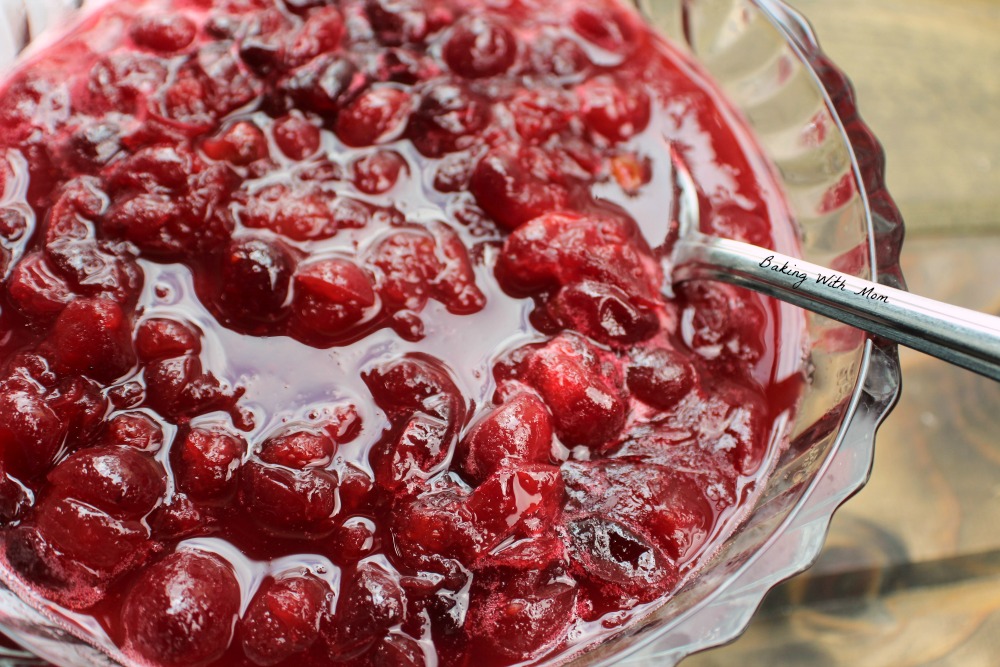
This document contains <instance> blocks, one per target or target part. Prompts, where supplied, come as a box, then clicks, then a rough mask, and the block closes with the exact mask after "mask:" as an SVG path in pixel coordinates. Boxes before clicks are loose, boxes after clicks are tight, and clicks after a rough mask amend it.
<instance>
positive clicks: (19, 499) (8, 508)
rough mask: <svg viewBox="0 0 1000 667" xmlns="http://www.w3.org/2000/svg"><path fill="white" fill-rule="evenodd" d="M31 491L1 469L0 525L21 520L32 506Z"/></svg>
mask: <svg viewBox="0 0 1000 667" xmlns="http://www.w3.org/2000/svg"><path fill="white" fill-rule="evenodd" d="M32 500H33V498H32V494H31V491H30V490H29V489H28V487H26V486H25V485H24V484H22V483H21V482H20V481H19V480H18V479H17V478H15V477H11V476H10V474H8V473H7V472H4V471H3V468H2V467H0V525H2V526H3V527H7V526H8V525H10V524H11V523H12V522H14V521H17V520H18V519H20V518H21V517H22V516H23V515H24V513H25V512H26V511H27V509H28V508H29V507H31V504H32Z"/></svg>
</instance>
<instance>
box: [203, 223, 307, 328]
mask: <svg viewBox="0 0 1000 667" xmlns="http://www.w3.org/2000/svg"><path fill="white" fill-rule="evenodd" d="M221 264H222V266H221V271H220V276H219V278H220V284H221V288H222V290H221V293H220V294H219V305H220V307H221V308H222V309H223V311H224V313H225V314H226V315H227V316H228V317H231V318H233V319H234V320H236V321H237V322H240V323H244V322H268V321H273V320H275V319H277V318H278V317H280V316H281V315H282V314H283V312H284V311H285V307H286V301H287V300H288V291H289V287H290V285H291V280H292V272H293V271H294V269H295V260H294V258H293V257H292V255H291V253H290V252H289V251H288V250H287V249H286V248H285V247H284V246H283V245H282V244H281V243H278V242H275V241H269V240H267V239H263V238H254V237H249V238H241V239H236V240H233V241H232V242H231V243H230V244H229V247H228V248H227V250H226V252H225V253H224V254H223V255H222V258H221Z"/></svg>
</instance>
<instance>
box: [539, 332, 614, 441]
mask: <svg viewBox="0 0 1000 667" xmlns="http://www.w3.org/2000/svg"><path fill="white" fill-rule="evenodd" d="M524 379H525V381H527V382H528V383H529V384H531V385H532V386H533V387H535V388H536V389H537V390H538V392H539V394H541V397H542V399H543V400H544V401H545V404H546V405H548V406H549V409H550V410H551V411H552V422H553V425H554V426H555V431H556V434H557V435H558V436H559V438H560V440H562V441H563V443H564V444H566V445H567V446H574V445H584V446H587V447H591V448H601V447H603V446H606V445H607V444H608V443H609V442H611V441H613V440H614V438H616V437H617V436H618V434H619V433H620V432H621V430H622V428H623V427H624V426H625V420H626V418H627V417H628V403H627V396H626V395H625V393H624V391H623V390H622V384H623V382H622V378H621V377H620V372H619V371H618V370H617V367H616V361H615V360H613V359H612V358H610V357H609V356H608V355H607V353H602V352H599V351H598V350H597V349H596V348H594V347H593V346H592V345H590V344H589V343H587V342H586V341H585V340H584V339H582V338H580V337H578V336H575V335H570V334H563V335H561V336H559V337H557V338H554V339H552V340H551V341H550V342H549V343H548V344H547V345H545V346H544V347H542V348H540V349H537V350H535V351H534V352H532V353H531V355H530V356H529V358H528V360H527V364H526V368H525V372H524Z"/></svg>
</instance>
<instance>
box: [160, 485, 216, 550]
mask: <svg viewBox="0 0 1000 667" xmlns="http://www.w3.org/2000/svg"><path fill="white" fill-rule="evenodd" d="M212 509H213V508H211V507H207V506H203V505H199V504H197V503H195V502H194V501H193V500H191V499H190V498H188V497H187V496H186V495H184V494H183V493H175V494H174V495H173V497H172V498H171V499H170V502H169V503H166V504H163V505H160V506H159V507H158V508H156V510H155V511H154V512H153V513H152V514H151V515H150V517H149V518H148V519H147V521H148V523H149V527H150V529H151V530H152V533H153V537H154V538H155V539H158V540H162V541H164V542H172V541H177V540H182V539H184V538H186V537H195V536H199V535H210V534H211V533H213V532H215V531H216V530H217V529H218V527H219V526H218V524H219V521H218V516H217V514H216V513H214V512H213V511H212Z"/></svg>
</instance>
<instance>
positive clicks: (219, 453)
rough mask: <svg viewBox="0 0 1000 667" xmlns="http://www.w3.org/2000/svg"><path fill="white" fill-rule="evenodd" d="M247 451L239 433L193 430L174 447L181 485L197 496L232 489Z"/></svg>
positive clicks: (208, 495) (175, 466)
mask: <svg viewBox="0 0 1000 667" xmlns="http://www.w3.org/2000/svg"><path fill="white" fill-rule="evenodd" d="M245 453H246V442H244V441H243V439H242V438H240V437H238V436H235V435H231V434H229V433H226V432H225V431H221V430H215V429H213V430H209V429H205V428H193V429H191V430H190V431H188V432H187V434H185V435H184V437H183V438H179V439H178V440H177V441H175V442H174V445H173V447H172V448H171V461H172V464H173V468H174V474H175V475H176V477H177V486H178V488H179V489H180V490H181V491H183V492H184V493H186V494H187V495H188V496H190V497H192V498H194V499H207V498H214V497H218V496H221V495H224V494H226V493H227V492H231V491H232V490H233V489H234V488H235V485H236V480H237V476H238V474H237V473H238V470H239V468H240V465H241V464H242V462H243V455H244V454H245Z"/></svg>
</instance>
